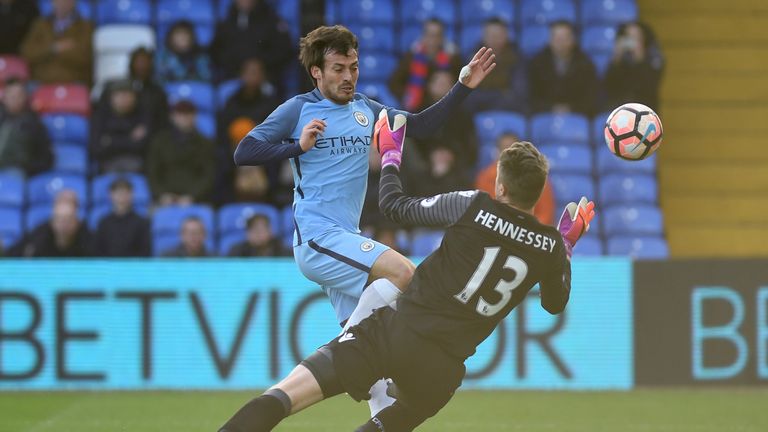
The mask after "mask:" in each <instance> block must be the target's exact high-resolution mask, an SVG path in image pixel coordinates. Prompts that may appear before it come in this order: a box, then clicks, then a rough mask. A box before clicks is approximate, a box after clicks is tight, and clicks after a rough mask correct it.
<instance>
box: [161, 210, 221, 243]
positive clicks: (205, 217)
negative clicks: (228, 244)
mask: <svg viewBox="0 0 768 432" xmlns="http://www.w3.org/2000/svg"><path fill="white" fill-rule="evenodd" d="M191 216H195V217H198V218H200V220H201V221H202V222H203V225H205V229H206V231H207V232H208V236H209V237H210V236H212V235H213V233H214V232H215V231H214V228H215V226H214V223H213V220H214V215H213V210H211V208H210V207H208V206H206V205H189V206H167V207H160V208H158V209H157V210H155V214H154V215H153V216H152V233H153V234H155V235H157V234H164V235H172V234H175V235H178V233H179V230H180V229H181V223H182V222H183V221H184V219H186V218H188V217H191Z"/></svg>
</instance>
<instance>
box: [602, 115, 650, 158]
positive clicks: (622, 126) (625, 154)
mask: <svg viewBox="0 0 768 432" xmlns="http://www.w3.org/2000/svg"><path fill="white" fill-rule="evenodd" d="M603 133H604V135H605V144H606V145H607V146H608V149H609V150H610V151H611V153H613V154H615V155H616V156H618V157H620V158H622V159H626V160H641V159H645V158H647V157H648V156H650V155H652V154H653V152H655V151H656V150H657V149H658V148H659V146H660V145H661V138H662V135H664V130H663V128H662V126H661V119H660V118H659V116H658V115H656V113H655V112H653V110H652V109H650V108H648V107H647V106H645V105H643V104H639V103H628V104H624V105H622V106H620V107H618V108H616V109H615V110H613V112H612V113H611V114H610V115H609V116H608V119H607V120H606V121H605V129H604V130H603Z"/></svg>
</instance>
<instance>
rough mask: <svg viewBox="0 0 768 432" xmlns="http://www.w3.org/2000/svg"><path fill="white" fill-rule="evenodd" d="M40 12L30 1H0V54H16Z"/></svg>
mask: <svg viewBox="0 0 768 432" xmlns="http://www.w3.org/2000/svg"><path fill="white" fill-rule="evenodd" d="M38 15H40V11H39V10H38V9H37V2H34V1H30V0H0V54H18V53H19V46H20V45H21V42H22V41H23V40H24V36H26V35H27V32H28V31H29V29H30V28H31V27H32V23H33V22H34V21H35V19H36V18H37V16H38Z"/></svg>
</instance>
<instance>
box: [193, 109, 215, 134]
mask: <svg viewBox="0 0 768 432" xmlns="http://www.w3.org/2000/svg"><path fill="white" fill-rule="evenodd" d="M197 130H198V131H200V134H202V135H203V136H204V137H206V138H208V139H214V138H216V118H215V117H214V115H213V114H206V113H198V114H197Z"/></svg>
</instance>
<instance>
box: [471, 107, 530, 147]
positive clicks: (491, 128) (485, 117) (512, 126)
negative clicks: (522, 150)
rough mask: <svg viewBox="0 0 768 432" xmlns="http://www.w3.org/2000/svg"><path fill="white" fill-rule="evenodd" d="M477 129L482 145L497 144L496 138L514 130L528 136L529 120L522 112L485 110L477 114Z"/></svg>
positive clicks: (521, 136)
mask: <svg viewBox="0 0 768 432" xmlns="http://www.w3.org/2000/svg"><path fill="white" fill-rule="evenodd" d="M474 123H475V129H476V130H477V137H478V139H479V140H480V142H481V143H482V145H486V144H487V145H494V146H495V145H496V138H498V137H499V135H501V134H503V133H505V132H512V133H514V134H516V135H517V136H518V137H520V138H522V139H525V138H526V137H527V136H528V127H527V124H528V122H527V120H526V118H525V116H523V115H522V114H518V113H514V112H511V111H484V112H481V113H478V114H475V117H474Z"/></svg>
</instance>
